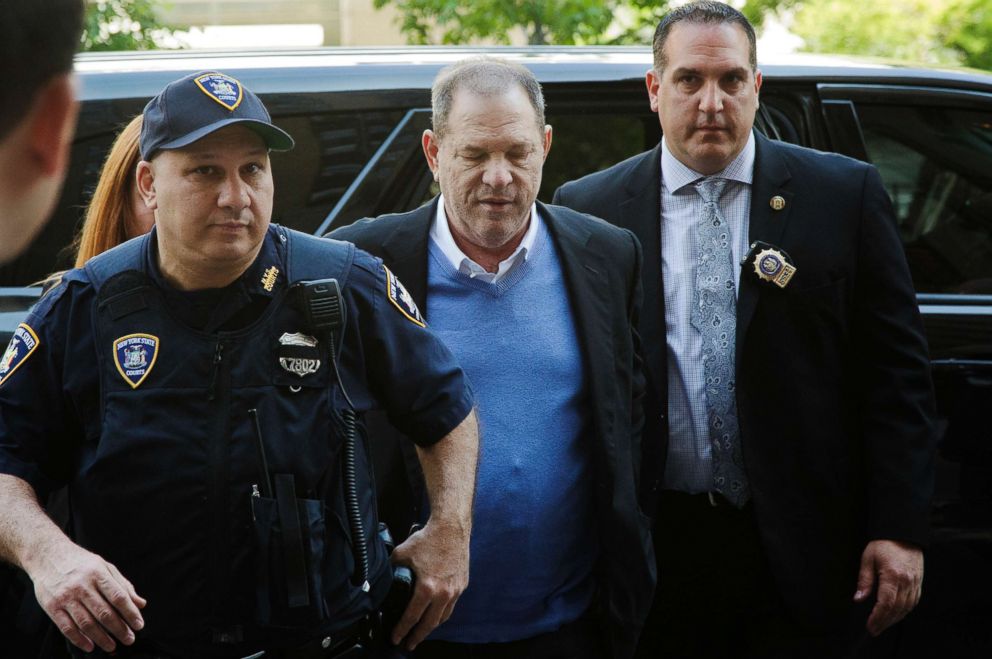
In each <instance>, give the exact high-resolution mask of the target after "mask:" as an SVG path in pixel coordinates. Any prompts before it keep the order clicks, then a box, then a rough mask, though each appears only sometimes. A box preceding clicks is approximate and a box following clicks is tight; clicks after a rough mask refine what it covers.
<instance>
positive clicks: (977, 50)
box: [941, 0, 992, 71]
mask: <svg viewBox="0 0 992 659" xmlns="http://www.w3.org/2000/svg"><path fill="white" fill-rule="evenodd" d="M941 29H942V30H943V31H944V35H945V38H944V42H945V43H946V44H947V46H948V47H949V48H950V49H952V50H953V51H954V52H955V53H957V55H958V56H959V57H960V59H961V62H962V63H963V64H965V65H966V66H972V67H975V68H977V69H986V70H989V71H992V5H990V4H989V2H988V0H956V1H955V2H953V3H952V4H951V6H950V8H949V10H948V11H947V12H946V13H945V15H944V16H943V17H942V21H941Z"/></svg>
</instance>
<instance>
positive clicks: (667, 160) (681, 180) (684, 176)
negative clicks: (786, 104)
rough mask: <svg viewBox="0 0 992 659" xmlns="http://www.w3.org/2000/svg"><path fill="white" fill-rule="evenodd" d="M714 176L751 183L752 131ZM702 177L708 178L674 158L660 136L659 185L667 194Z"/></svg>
mask: <svg viewBox="0 0 992 659" xmlns="http://www.w3.org/2000/svg"><path fill="white" fill-rule="evenodd" d="M712 176H713V177H714V178H723V179H727V180H728V181H737V182H738V183H744V184H746V185H751V181H752V180H753V179H754V131H751V133H750V135H749V136H748V138H747V142H746V143H745V144H744V148H743V149H741V152H740V153H738V154H737V157H736V158H734V159H733V160H731V161H730V163H729V164H728V165H727V166H726V167H724V168H723V170H722V171H719V172H717V173H716V174H713V175H712ZM702 178H709V177H707V176H705V175H704V174H700V173H699V172H697V171H695V170H694V169H691V168H689V167H688V166H686V165H685V164H684V163H683V162H682V161H681V160H679V159H678V158H676V157H675V156H674V155H673V154H672V152H671V151H670V150H669V149H668V142H666V141H665V138H664V136H663V137H662V138H661V185H662V188H663V189H664V190H665V191H666V192H668V194H675V193H677V192H679V191H680V190H682V188H684V187H686V186H687V185H692V184H693V183H695V182H696V181H698V180H699V179H702Z"/></svg>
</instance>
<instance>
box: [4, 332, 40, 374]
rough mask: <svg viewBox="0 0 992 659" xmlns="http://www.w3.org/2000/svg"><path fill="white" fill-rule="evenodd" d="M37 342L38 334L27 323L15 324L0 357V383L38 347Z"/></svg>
mask: <svg viewBox="0 0 992 659" xmlns="http://www.w3.org/2000/svg"><path fill="white" fill-rule="evenodd" d="M39 343H40V341H39V340H38V335H37V334H35V331H34V330H33V329H31V327H30V326H28V324H27V323H21V324H20V325H18V326H17V329H16V330H14V335H13V336H12V337H10V343H8V344H7V350H6V351H5V352H4V353H3V359H0V385H3V383H4V382H6V381H7V380H9V379H10V376H11V375H13V374H14V371H16V370H17V369H18V367H20V365H21V364H23V363H24V362H25V360H27V358H28V357H30V356H31V353H33V352H34V351H35V350H37V349H38V344H39Z"/></svg>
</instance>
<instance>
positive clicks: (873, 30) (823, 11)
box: [791, 0, 957, 64]
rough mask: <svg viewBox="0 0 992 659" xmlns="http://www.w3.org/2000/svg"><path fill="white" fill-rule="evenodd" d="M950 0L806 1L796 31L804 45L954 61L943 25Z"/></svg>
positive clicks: (798, 12) (824, 50) (823, 50)
mask: <svg viewBox="0 0 992 659" xmlns="http://www.w3.org/2000/svg"><path fill="white" fill-rule="evenodd" d="M948 4H949V0H873V1H872V2H852V1H850V0H847V1H845V0H806V1H805V2H803V3H802V4H800V5H798V6H797V8H796V11H795V15H794V21H793V23H792V25H791V28H792V31H793V32H794V33H795V34H797V35H798V36H800V37H801V38H802V39H803V40H804V41H805V46H804V50H807V51H812V52H821V53H850V54H856V55H866V56H872V57H890V58H896V59H902V60H909V61H913V62H921V63H925V64H955V63H957V56H956V55H955V53H953V52H952V51H951V49H949V48H947V47H946V46H944V45H943V43H942V40H941V34H940V29H939V23H940V19H941V16H943V14H944V13H945V12H946V10H947V8H948Z"/></svg>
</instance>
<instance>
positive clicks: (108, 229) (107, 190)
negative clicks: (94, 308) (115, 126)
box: [75, 114, 141, 268]
mask: <svg viewBox="0 0 992 659" xmlns="http://www.w3.org/2000/svg"><path fill="white" fill-rule="evenodd" d="M140 135H141V115H140V114H139V115H138V116H136V117H135V118H134V119H132V120H131V122H130V123H128V125H127V126H125V127H124V130H122V131H121V132H120V134H119V135H118V136H117V139H116V140H114V144H113V146H111V147H110V152H109V153H108V154H107V159H106V160H105V161H104V163H103V169H101V170H100V181H99V182H98V183H97V185H96V190H95V191H94V192H93V198H92V199H91V200H90V205H89V207H88V208H87V209H86V219H84V220H83V229H82V231H81V232H80V233H79V237H78V238H77V243H78V248H77V250H76V265H75V267H77V268H79V267H81V266H82V265H83V264H84V263H86V261H87V260H88V259H90V258H92V257H94V256H96V255H97V254H101V253H103V252H105V251H107V250H108V249H111V248H112V247H116V246H117V245H120V244H121V243H123V242H124V241H126V240H127V239H128V227H131V226H134V224H135V217H134V209H133V208H132V207H131V191H132V188H133V187H134V185H135V180H134V172H135V169H136V168H137V166H138V161H139V160H140V159H141V155H140V152H139V150H138V138H139V137H140Z"/></svg>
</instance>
